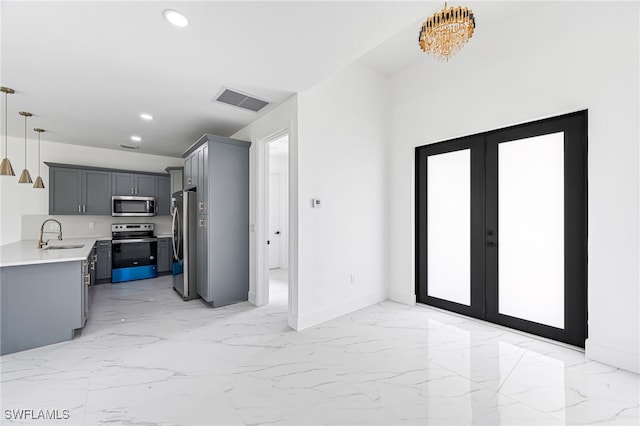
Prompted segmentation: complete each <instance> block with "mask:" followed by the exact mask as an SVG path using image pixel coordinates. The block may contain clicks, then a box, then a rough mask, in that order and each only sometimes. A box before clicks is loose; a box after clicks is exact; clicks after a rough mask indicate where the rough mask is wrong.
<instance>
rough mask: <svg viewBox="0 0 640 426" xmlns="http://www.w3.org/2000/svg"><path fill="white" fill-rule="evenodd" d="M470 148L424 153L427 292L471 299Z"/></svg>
mask: <svg viewBox="0 0 640 426" xmlns="http://www.w3.org/2000/svg"><path fill="white" fill-rule="evenodd" d="M470 247H471V150H469V149H464V150H460V151H454V152H448V153H444V154H437V155H431V156H429V157H427V294H428V295H429V296H432V297H437V298H439V299H445V300H449V301H452V302H456V303H461V304H463V305H467V306H469V305H470V303H471V273H470V270H471V251H470Z"/></svg>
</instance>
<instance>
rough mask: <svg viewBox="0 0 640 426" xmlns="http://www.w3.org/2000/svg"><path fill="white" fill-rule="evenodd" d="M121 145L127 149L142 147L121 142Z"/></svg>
mask: <svg viewBox="0 0 640 426" xmlns="http://www.w3.org/2000/svg"><path fill="white" fill-rule="evenodd" d="M120 146H121V147H122V148H126V149H140V147H139V146H132V145H125V144H123V143H121V144H120Z"/></svg>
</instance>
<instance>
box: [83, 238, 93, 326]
mask: <svg viewBox="0 0 640 426" xmlns="http://www.w3.org/2000/svg"><path fill="white" fill-rule="evenodd" d="M94 260H95V257H94V255H93V250H92V251H91V254H89V257H88V258H87V259H86V260H84V261H83V262H82V284H81V285H82V309H81V312H82V327H84V326H85V324H86V323H87V320H88V319H89V309H90V308H91V296H92V284H93V283H92V280H93V278H92V276H93V277H95V262H94Z"/></svg>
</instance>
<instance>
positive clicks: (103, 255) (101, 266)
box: [96, 240, 111, 284]
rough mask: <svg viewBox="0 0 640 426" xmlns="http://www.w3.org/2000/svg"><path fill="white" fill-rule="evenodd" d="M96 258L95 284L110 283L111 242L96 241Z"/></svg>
mask: <svg viewBox="0 0 640 426" xmlns="http://www.w3.org/2000/svg"><path fill="white" fill-rule="evenodd" d="M96 256H97V261H96V282H97V283H99V284H100V283H105V282H111V241H106V240H99V241H97V242H96Z"/></svg>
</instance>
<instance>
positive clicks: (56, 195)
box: [49, 167, 111, 215]
mask: <svg viewBox="0 0 640 426" xmlns="http://www.w3.org/2000/svg"><path fill="white" fill-rule="evenodd" d="M105 194H111V173H110V172H107V171H101V170H82V169H76V168H65V167H50V168H49V214H60V215H82V214H92V215H110V214H111V199H110V197H108V196H105Z"/></svg>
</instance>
